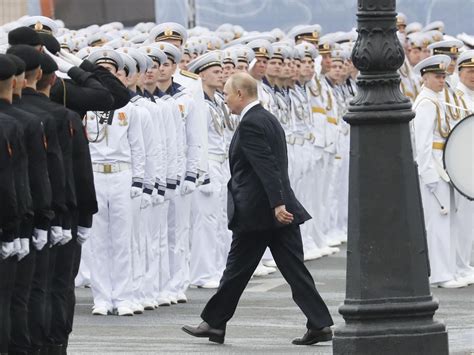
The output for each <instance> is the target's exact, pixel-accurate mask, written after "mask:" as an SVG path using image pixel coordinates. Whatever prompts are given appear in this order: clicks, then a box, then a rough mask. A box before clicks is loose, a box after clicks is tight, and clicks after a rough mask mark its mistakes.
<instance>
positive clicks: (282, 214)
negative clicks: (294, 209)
mask: <svg viewBox="0 0 474 355" xmlns="http://www.w3.org/2000/svg"><path fill="white" fill-rule="evenodd" d="M275 217H276V219H277V220H278V222H280V223H281V224H290V223H291V222H293V214H291V213H290V212H288V211H287V210H286V206H285V205H280V206H277V207H275Z"/></svg>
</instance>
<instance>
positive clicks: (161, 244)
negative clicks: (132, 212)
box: [148, 201, 171, 300]
mask: <svg viewBox="0 0 474 355" xmlns="http://www.w3.org/2000/svg"><path fill="white" fill-rule="evenodd" d="M169 205H170V202H169V201H165V202H164V203H163V204H161V205H159V206H157V207H154V209H156V210H157V212H158V218H156V219H155V222H156V223H155V224H153V226H152V228H155V229H154V230H155V233H154V234H153V235H154V237H153V242H152V243H153V245H155V246H156V247H158V256H157V258H158V261H156V260H155V263H154V264H152V265H153V266H152V270H151V271H150V273H151V275H148V277H149V278H153V277H154V280H155V281H154V283H153V285H154V290H153V297H154V299H156V300H158V299H165V298H167V297H168V296H169V295H170V287H171V286H170V282H171V273H170V250H169V246H168V211H169ZM154 270H158V271H159V272H158V273H157V274H156V273H155V271H154Z"/></svg>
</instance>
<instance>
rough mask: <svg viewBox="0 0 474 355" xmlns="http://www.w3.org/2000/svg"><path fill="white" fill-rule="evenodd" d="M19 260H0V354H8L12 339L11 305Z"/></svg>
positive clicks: (15, 258) (12, 258)
mask: <svg viewBox="0 0 474 355" xmlns="http://www.w3.org/2000/svg"><path fill="white" fill-rule="evenodd" d="M17 263H18V258H17V257H16V256H11V257H9V258H7V259H5V260H1V259H0V352H1V353H8V343H9V338H10V303H11V298H12V294H13V287H14V284H15V271H16V268H17Z"/></svg>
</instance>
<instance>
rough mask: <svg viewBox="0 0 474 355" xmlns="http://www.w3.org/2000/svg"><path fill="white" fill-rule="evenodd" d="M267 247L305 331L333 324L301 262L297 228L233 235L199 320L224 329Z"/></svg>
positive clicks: (290, 227)
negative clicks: (303, 320) (303, 318)
mask: <svg viewBox="0 0 474 355" xmlns="http://www.w3.org/2000/svg"><path fill="white" fill-rule="evenodd" d="M267 246H268V247H269V248H270V250H271V252H272V255H273V257H274V258H275V262H276V264H277V266H278V269H279V270H280V271H281V273H282V275H283V277H284V278H285V280H286V281H287V282H288V284H289V285H290V287H291V292H292V295H293V300H294V301H295V302H296V304H297V305H298V307H299V308H300V309H301V310H302V312H303V313H304V314H305V316H306V317H307V319H308V321H307V327H308V329H320V328H323V327H328V326H331V325H332V324H333V321H332V318H331V315H330V314H329V310H328V308H327V307H326V305H325V303H324V301H323V300H322V298H321V296H320V295H319V293H318V291H317V290H316V286H315V285H314V281H313V277H312V276H311V274H310V273H309V271H308V269H307V268H306V266H305V265H304V262H303V244H302V241H301V233H300V228H299V226H293V225H292V226H287V227H283V228H280V229H272V230H267V231H255V232H248V233H234V234H233V236H232V245H231V248H230V252H229V256H228V258H227V266H226V269H225V270H224V275H223V276H222V279H221V281H220V285H219V289H218V290H217V292H216V294H215V295H214V296H213V297H212V298H211V299H210V300H209V302H208V303H207V305H206V306H205V308H204V310H203V311H202V313H201V317H202V319H203V320H204V321H206V322H207V323H208V324H209V325H211V326H212V327H213V328H217V329H225V327H226V324H227V322H228V321H229V320H230V319H231V318H232V316H233V315H234V312H235V309H236V308H237V303H238V302H239V299H240V296H241V295H242V293H243V292H244V290H245V287H246V286H247V283H248V282H249V280H250V278H251V277H252V274H253V272H254V270H255V268H256V267H257V265H258V263H259V261H260V259H261V257H262V255H263V253H264V251H265V248H267Z"/></svg>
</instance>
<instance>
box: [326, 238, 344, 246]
mask: <svg viewBox="0 0 474 355" xmlns="http://www.w3.org/2000/svg"><path fill="white" fill-rule="evenodd" d="M341 244H342V243H341V242H340V241H339V240H337V239H334V238H333V239H329V240H328V245H329V246H330V247H337V246H339V245H341Z"/></svg>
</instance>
